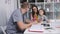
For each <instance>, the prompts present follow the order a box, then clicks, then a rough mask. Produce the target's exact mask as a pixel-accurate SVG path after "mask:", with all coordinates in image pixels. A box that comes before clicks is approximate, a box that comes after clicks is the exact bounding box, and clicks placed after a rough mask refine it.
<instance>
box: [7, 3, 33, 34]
mask: <svg viewBox="0 0 60 34" xmlns="http://www.w3.org/2000/svg"><path fill="white" fill-rule="evenodd" d="M28 9H29V4H28V3H27V2H23V3H22V5H21V8H20V9H16V10H15V11H14V12H13V13H12V15H11V17H10V19H9V21H8V23H7V29H6V33H7V34H23V32H24V30H25V29H27V28H29V27H30V26H31V25H32V24H31V23H30V21H29V20H26V22H29V23H28V24H25V22H24V19H23V15H24V14H25V13H26V12H27V11H28Z"/></svg>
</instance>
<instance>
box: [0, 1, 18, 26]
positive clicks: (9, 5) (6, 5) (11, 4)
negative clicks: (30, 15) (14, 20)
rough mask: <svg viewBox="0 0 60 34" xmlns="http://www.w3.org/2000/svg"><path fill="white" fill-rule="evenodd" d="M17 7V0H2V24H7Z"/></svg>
mask: <svg viewBox="0 0 60 34" xmlns="http://www.w3.org/2000/svg"><path fill="white" fill-rule="evenodd" d="M16 8H17V1H16V0H0V25H2V26H3V25H6V22H7V21H8V19H9V17H10V15H11V13H12V12H13V11H14V10H15V9H16Z"/></svg>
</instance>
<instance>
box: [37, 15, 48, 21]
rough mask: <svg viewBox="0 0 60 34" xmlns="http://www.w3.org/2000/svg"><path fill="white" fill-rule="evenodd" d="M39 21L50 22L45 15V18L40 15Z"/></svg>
mask: <svg viewBox="0 0 60 34" xmlns="http://www.w3.org/2000/svg"><path fill="white" fill-rule="evenodd" d="M38 20H42V21H48V18H47V16H45V15H43V16H41V15H38Z"/></svg>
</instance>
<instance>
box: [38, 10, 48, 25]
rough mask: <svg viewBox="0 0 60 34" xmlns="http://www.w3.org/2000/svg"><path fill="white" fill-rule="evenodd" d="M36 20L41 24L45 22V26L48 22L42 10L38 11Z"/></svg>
mask: <svg viewBox="0 0 60 34" xmlns="http://www.w3.org/2000/svg"><path fill="white" fill-rule="evenodd" d="M38 20H39V22H41V21H43V22H44V23H45V22H46V24H47V23H48V22H49V20H48V18H47V16H46V15H45V10H44V9H39V15H38ZM48 26H49V25H48Z"/></svg>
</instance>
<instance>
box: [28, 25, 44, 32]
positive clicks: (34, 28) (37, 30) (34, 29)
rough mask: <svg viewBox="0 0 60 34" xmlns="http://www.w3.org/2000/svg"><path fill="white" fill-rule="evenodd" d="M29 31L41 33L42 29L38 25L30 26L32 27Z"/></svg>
mask: <svg viewBox="0 0 60 34" xmlns="http://www.w3.org/2000/svg"><path fill="white" fill-rule="evenodd" d="M29 31H31V32H43V31H44V27H43V26H42V25H40V24H37V25H32V27H31V28H30V29H29Z"/></svg>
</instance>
